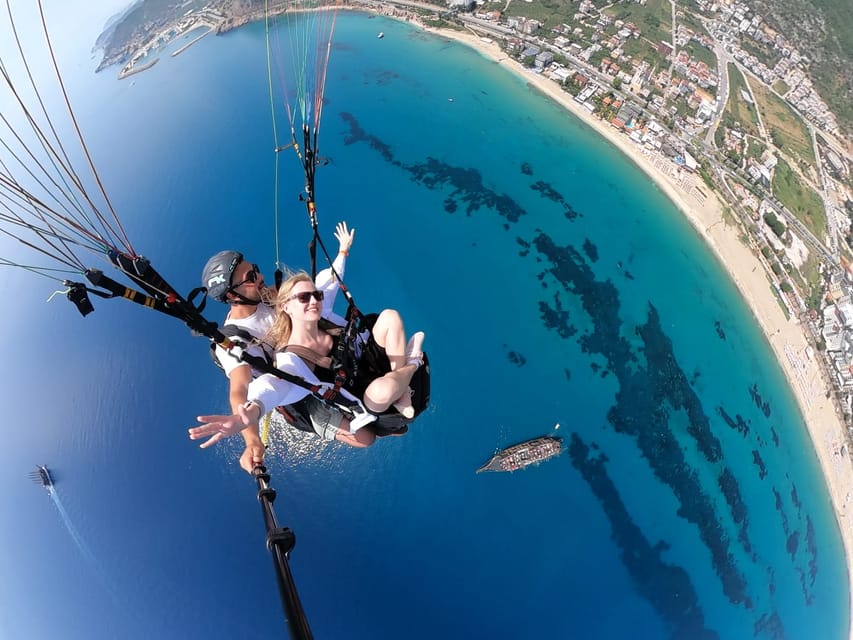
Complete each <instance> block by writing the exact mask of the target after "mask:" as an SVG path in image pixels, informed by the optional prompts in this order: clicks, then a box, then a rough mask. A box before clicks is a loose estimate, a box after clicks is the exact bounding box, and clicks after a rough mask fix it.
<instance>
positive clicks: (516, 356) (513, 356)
mask: <svg viewBox="0 0 853 640" xmlns="http://www.w3.org/2000/svg"><path fill="white" fill-rule="evenodd" d="M506 357H507V359H508V360H509V361H510V362H512V363H513V364H514V365H515V366H516V367H523V366H524V365H526V364H527V358H525V357H524V356H523V355H521V354H520V353H519V352H518V351H508V352H507V354H506Z"/></svg>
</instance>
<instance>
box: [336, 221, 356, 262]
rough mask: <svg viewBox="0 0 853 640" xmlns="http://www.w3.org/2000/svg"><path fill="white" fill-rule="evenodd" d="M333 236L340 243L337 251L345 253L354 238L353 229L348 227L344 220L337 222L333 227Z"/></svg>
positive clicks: (347, 251)
mask: <svg viewBox="0 0 853 640" xmlns="http://www.w3.org/2000/svg"><path fill="white" fill-rule="evenodd" d="M335 237H336V238H337V239H338V243H339V244H340V248H339V249H338V252H339V253H342V254H344V255H347V254H348V253H349V250H350V247H351V246H352V241H353V240H354V239H355V229H350V228H348V227H347V223H346V222H339V223H338V224H337V226H336V227H335Z"/></svg>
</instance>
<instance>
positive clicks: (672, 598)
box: [569, 433, 719, 640]
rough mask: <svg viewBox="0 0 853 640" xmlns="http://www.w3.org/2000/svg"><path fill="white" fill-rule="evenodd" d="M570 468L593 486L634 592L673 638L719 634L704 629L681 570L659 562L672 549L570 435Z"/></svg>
mask: <svg viewBox="0 0 853 640" xmlns="http://www.w3.org/2000/svg"><path fill="white" fill-rule="evenodd" d="M569 457H570V458H571V460H572V465H573V466H574V468H575V469H577V470H578V471H579V472H580V474H581V476H582V477H583V479H584V480H586V482H587V483H588V484H589V487H590V489H592V492H593V494H595V497H596V498H598V501H599V503H600V504H601V506H602V508H603V509H604V513H605V515H606V516H607V519H608V521H609V522H610V531H611V537H612V539H613V541H614V542H615V543H616V545H617V546H618V547H619V549H620V550H621V557H622V563H623V564H624V565H625V568H626V569H627V571H628V573H629V575H630V576H631V579H632V580H633V582H634V587H635V588H636V589H637V591H638V592H639V593H640V594H641V595H642V596H643V597H644V598H645V599H646V600H647V601H648V602H649V603H651V605H652V606H653V607H654V608H655V610H656V611H657V612H658V614H659V615H660V616H661V617H662V618H663V620H664V621H665V622H666V623H667V625H668V627H669V630H670V637H672V638H690V639H691V640H694V639H695V640H705V639H707V640H711V639H712V638H718V637H719V636H718V635H717V633H716V632H714V631H712V630H710V629H707V628H706V627H705V618H704V615H703V613H702V608H701V606H700V603H699V598H698V596H697V594H696V589H695V588H694V586H693V583H692V582H691V581H690V576H689V575H688V574H687V572H686V571H685V570H684V569H683V568H682V567H680V566H678V565H674V564H670V563H668V562H665V561H664V560H663V559H662V558H661V556H662V554H663V553H664V552H665V551H666V550H667V549H668V548H669V545H667V544H666V543H665V542H663V541H661V542H658V543H657V544H655V545H652V544H651V543H650V542H649V540H648V539H647V538H646V537H645V536H644V535H643V532H642V530H641V529H640V528H639V527H638V526H637V524H636V523H635V522H634V521H633V520H632V518H631V514H630V513H628V510H627V509H626V508H625V503H624V502H623V501H622V498H621V497H620V496H619V492H618V490H617V489H616V485H615V484H614V483H613V480H612V479H611V478H610V476H609V474H608V473H607V468H606V466H605V463H606V462H607V457H606V456H605V455H604V454H598V455H595V454H593V455H591V448H590V447H589V446H587V445H586V444H585V443H584V442H583V441H582V440H581V439H580V437H579V436H578V434H577V433H572V436H571V442H570V444H569Z"/></svg>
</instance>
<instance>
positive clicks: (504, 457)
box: [477, 436, 563, 473]
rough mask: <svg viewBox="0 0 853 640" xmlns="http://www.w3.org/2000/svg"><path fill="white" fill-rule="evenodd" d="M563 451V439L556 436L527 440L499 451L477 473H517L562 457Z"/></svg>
mask: <svg viewBox="0 0 853 640" xmlns="http://www.w3.org/2000/svg"><path fill="white" fill-rule="evenodd" d="M562 450H563V439H562V438H558V437H556V436H542V437H539V438H533V439H532V440H525V441H524V442H519V443H518V444H514V445H512V446H511V447H507V448H506V449H501V450H500V451H498V452H497V453H496V454H495V455H493V456H492V458H491V459H490V460H489V461H488V462H487V463H486V464H484V465H483V466H482V467H480V468H479V469H477V473H480V472H481V471H516V470H518V469H523V468H525V467H529V466H530V465H534V464H539V463H540V462H542V461H544V460H549V459H551V458H553V457H554V456H557V455H560V452H561V451H562Z"/></svg>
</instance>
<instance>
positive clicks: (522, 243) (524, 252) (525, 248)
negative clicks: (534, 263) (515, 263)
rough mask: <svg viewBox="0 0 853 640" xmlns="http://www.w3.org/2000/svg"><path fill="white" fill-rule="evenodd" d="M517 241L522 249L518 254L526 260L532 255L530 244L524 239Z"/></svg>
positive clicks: (517, 239)
mask: <svg viewBox="0 0 853 640" xmlns="http://www.w3.org/2000/svg"><path fill="white" fill-rule="evenodd" d="M515 241H516V242H517V243H518V245H519V246H520V247H521V251H519V252H518V255H519V256H521V257H522V258H524V257H525V256H527V255H528V254H529V253H530V243H529V242H528V241H527V240H525V239H524V238H516V239H515Z"/></svg>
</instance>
